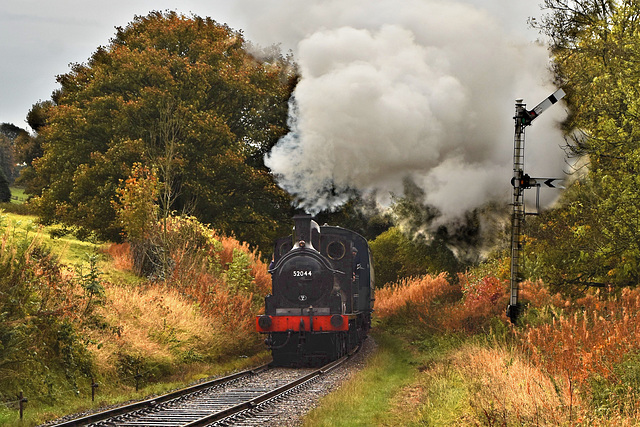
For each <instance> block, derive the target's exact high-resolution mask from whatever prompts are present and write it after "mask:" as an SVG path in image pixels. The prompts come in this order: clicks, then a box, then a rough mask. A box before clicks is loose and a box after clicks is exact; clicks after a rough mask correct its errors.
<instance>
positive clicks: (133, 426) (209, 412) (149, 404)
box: [55, 352, 355, 427]
mask: <svg viewBox="0 0 640 427" xmlns="http://www.w3.org/2000/svg"><path fill="white" fill-rule="evenodd" d="M354 353H355V352H354ZM354 353H352V354H354ZM352 354H350V355H347V356H345V357H343V358H341V359H339V360H337V361H335V362H332V363H330V364H328V365H325V366H323V367H321V368H319V369H292V368H271V367H269V366H268V365H264V366H262V367H260V368H257V369H254V370H248V371H243V372H238V373H236V374H233V375H230V376H227V377H224V378H219V379H216V380H212V381H209V382H205V383H201V384H198V385H196V386H192V387H188V388H185V389H182V390H178V391H175V392H172V393H169V394H166V395H163V396H158V397H155V398H153V399H149V400H145V401H142V402H136V403H133V404H130V405H126V406H121V407H118V408H115V409H111V410H108V411H104V412H100V413H96V414H92V415H89V416H86V417H83V418H78V419H74V420H70V421H66V422H63V423H59V424H55V426H56V427H72V426H73V427H76V426H96V427H97V426H105V427H106V426H114V427H115V426H118V427H156V426H157V427H172V426H209V425H247V426H250V425H261V423H262V422H261V416H262V415H261V414H266V413H268V412H269V407H270V406H271V405H274V404H275V403H277V402H279V401H282V400H284V399H286V398H287V396H288V395H290V394H292V393H295V392H297V391H300V390H302V389H304V388H306V387H308V386H310V385H311V384H313V383H314V382H315V381H317V380H318V379H319V378H320V377H321V376H322V375H323V374H325V373H327V372H329V371H331V370H333V369H335V368H337V367H338V366H340V365H341V364H342V363H344V362H345V361H346V360H347V359H348V358H349V357H350V356H351V355H352Z"/></svg>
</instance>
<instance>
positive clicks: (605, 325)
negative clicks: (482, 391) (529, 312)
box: [520, 289, 640, 387]
mask: <svg viewBox="0 0 640 427" xmlns="http://www.w3.org/2000/svg"><path fill="white" fill-rule="evenodd" d="M563 306H564V307H565V308H566V309H567V312H566V313H565V314H561V315H560V316H559V317H557V318H554V319H553V320H552V322H551V323H545V324H542V325H538V326H530V327H528V328H526V329H525V330H524V331H523V332H521V333H520V335H521V336H522V338H523V340H522V345H523V346H524V349H525V350H526V351H527V352H528V353H529V354H530V355H531V360H532V361H534V362H535V363H536V364H539V365H541V366H542V365H543V366H545V367H546V369H547V370H548V371H549V372H551V373H553V374H559V375H563V376H566V377H567V378H569V379H570V380H571V381H573V382H574V383H575V384H576V385H577V386H578V387H579V386H582V385H584V384H585V381H586V380H587V379H588V378H589V377H590V376H591V375H598V376H600V377H602V378H606V379H610V380H615V374H614V371H613V367H614V366H615V365H616V364H618V363H620V362H621V361H622V360H623V359H624V357H625V356H626V355H627V354H629V353H630V352H637V351H638V350H640V290H638V289H633V290H630V289H624V290H623V291H622V294H621V295H620V297H618V298H617V299H616V300H615V302H614V301H607V300H606V299H601V298H598V295H588V296H586V297H584V298H581V299H578V300H576V301H575V302H573V303H571V302H570V301H569V300H567V301H565V303H564V304H563Z"/></svg>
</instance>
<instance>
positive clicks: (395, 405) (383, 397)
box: [304, 327, 470, 427]
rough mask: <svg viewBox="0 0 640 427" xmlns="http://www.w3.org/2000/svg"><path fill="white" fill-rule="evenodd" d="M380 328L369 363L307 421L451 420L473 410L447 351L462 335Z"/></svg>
mask: <svg viewBox="0 0 640 427" xmlns="http://www.w3.org/2000/svg"><path fill="white" fill-rule="evenodd" d="M394 329H396V328H391V329H389V330H383V329H380V327H378V328H376V330H375V331H374V333H373V334H372V336H373V338H374V339H375V341H376V343H377V344H378V349H377V351H376V353H375V354H374V355H373V356H371V357H370V358H369V360H368V361H367V366H366V367H365V368H364V369H363V370H362V371H360V372H358V373H357V374H356V375H354V377H353V378H352V379H351V380H350V381H349V382H347V383H346V384H344V385H343V386H342V387H341V388H340V389H338V390H337V391H336V392H334V393H332V394H330V395H328V396H326V397H325V398H323V399H322V400H321V401H320V404H319V406H318V407H317V408H316V409H314V410H313V411H311V412H310V413H309V414H308V415H307V417H306V418H305V420H304V425H305V426H313V427H315V426H345V427H346V426H425V425H427V426H450V425H460V421H461V420H462V419H463V418H464V416H465V414H468V413H469V412H470V408H469V404H468V402H469V396H468V386H467V383H466V381H465V379H464V378H462V376H461V374H460V373H459V372H457V371H456V370H455V369H452V368H450V366H449V363H448V357H447V355H448V354H450V353H451V352H453V351H455V349H456V348H458V347H459V346H460V345H461V342H462V341H461V338H459V337H457V336H453V335H451V336H444V337H433V336H432V337H427V338H422V339H415V337H413V336H411V332H409V331H407V330H405V331H398V330H394Z"/></svg>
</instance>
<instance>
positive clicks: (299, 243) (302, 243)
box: [298, 240, 305, 248]
mask: <svg viewBox="0 0 640 427" xmlns="http://www.w3.org/2000/svg"><path fill="white" fill-rule="evenodd" d="M304 245H305V242H304V240H300V241H299V242H298V246H300V247H301V248H304Z"/></svg>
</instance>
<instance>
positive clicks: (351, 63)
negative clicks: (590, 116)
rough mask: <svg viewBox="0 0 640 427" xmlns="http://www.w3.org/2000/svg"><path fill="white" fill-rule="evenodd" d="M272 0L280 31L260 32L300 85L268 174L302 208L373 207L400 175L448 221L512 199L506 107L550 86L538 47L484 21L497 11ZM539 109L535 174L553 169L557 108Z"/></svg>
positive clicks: (532, 161)
mask: <svg viewBox="0 0 640 427" xmlns="http://www.w3.org/2000/svg"><path fill="white" fill-rule="evenodd" d="M282 3H283V4H282V6H283V8H285V9H286V10H288V11H289V12H288V14H284V15H280V16H279V18H280V19H281V20H282V21H286V20H288V22H289V25H288V26H285V25H283V26H282V27H279V24H278V23H277V22H271V23H270V24H271V25H270V27H269V28H271V29H273V28H276V29H278V28H286V29H287V30H286V31H289V33H288V34H282V35H283V36H284V39H285V40H295V39H296V38H299V42H298V43H297V45H296V46H295V57H296V59H297V61H298V63H299V65H300V71H301V75H302V79H301V81H300V82H299V84H298V87H297V88H296V91H295V94H294V105H293V107H294V108H292V109H291V115H290V124H291V128H292V131H291V133H289V134H288V135H287V136H285V137H284V138H282V139H281V140H280V141H279V143H278V144H277V145H276V146H275V147H274V149H273V150H272V152H271V153H270V154H269V155H268V156H267V158H266V163H267V166H269V167H270V168H271V169H272V171H273V172H274V173H275V174H276V175H277V176H278V178H279V183H280V184H281V185H282V186H283V187H284V188H286V189H287V190H288V191H290V192H291V193H293V194H295V195H296V196H297V197H298V199H299V203H300V205H301V206H302V207H305V208H306V209H307V210H308V211H309V212H312V213H315V212H317V211H319V210H322V209H326V208H331V207H335V206H338V205H340V204H341V203H343V202H344V199H345V198H346V196H345V194H347V192H348V191H349V190H350V189H357V190H359V191H361V192H363V193H365V194H375V195H377V197H378V198H379V199H380V201H381V202H384V201H385V199H388V197H389V194H391V193H395V194H401V193H402V186H403V180H404V179H406V178H409V179H412V180H413V181H414V182H415V183H416V184H418V185H419V186H420V187H421V188H422V189H423V190H424V191H425V194H426V202H427V203H428V204H431V205H433V206H435V207H437V208H438V209H439V210H440V212H441V213H442V215H443V218H444V219H445V220H450V219H455V218H459V217H461V216H462V215H464V213H465V212H466V211H468V210H470V209H473V208H476V207H479V206H481V205H483V204H484V203H486V202H488V201H491V200H499V201H502V200H503V201H505V202H506V201H508V200H509V195H510V184H509V180H510V177H511V167H512V154H513V148H512V146H513V120H512V117H513V113H514V101H515V99H516V98H518V97H525V101H526V102H528V103H529V107H530V108H532V107H533V106H535V104H536V103H537V102H538V101H540V100H542V99H543V98H545V97H546V96H547V95H548V94H549V93H551V92H553V90H554V88H553V87H552V86H550V85H548V84H547V82H548V80H549V79H550V78H549V72H548V70H547V67H548V54H547V51H546V49H545V48H544V47H543V46H540V45H538V44H533V43H530V42H529V41H528V40H524V39H523V38H522V37H521V36H517V35H515V34H513V33H512V32H509V31H507V30H506V29H505V26H504V25H502V23H501V22H500V21H499V20H498V19H497V18H495V17H494V16H493V15H492V14H491V13H492V12H491V11H495V10H499V9H498V8H499V7H500V5H504V3H505V2H500V1H498V0H491V1H487V2H485V3H486V4H485V3H483V4H484V5H485V6H484V7H485V9H479V8H477V7H475V6H472V5H471V4H469V3H463V2H461V1H457V2H456V1H437V0H405V1H403V2H396V1H394V0H377V1H374V2H371V1H364V0H351V1H333V0H332V1H314V2H313V6H309V3H308V2H299V1H294V0H291V1H288V2H282ZM245 4H246V2H245ZM258 7H259V6H258ZM287 8H288V9H287ZM303 8H304V9H303ZM281 10H282V9H281ZM522 25H523V26H525V25H526V24H525V23H524V22H523V23H522ZM305 30H306V31H305ZM548 111H549V112H548V113H545V116H549V117H545V118H544V119H543V118H540V119H538V121H539V122H542V123H541V124H540V125H538V123H537V122H536V127H539V128H540V129H536V131H535V132H532V137H531V138H535V139H536V141H535V143H533V142H532V143H529V140H528V141H527V171H529V170H531V171H532V172H531V175H532V176H560V175H559V174H561V172H562V164H563V156H562V151H561V150H560V149H559V147H558V144H559V142H560V141H562V139H561V135H560V134H559V132H558V131H556V130H554V129H553V126H552V125H553V123H554V119H555V120H558V119H559V118H560V117H561V116H562V114H563V111H562V108H560V107H557V108H554V109H550V110H548ZM531 129H532V128H531ZM533 135H535V136H533Z"/></svg>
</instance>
